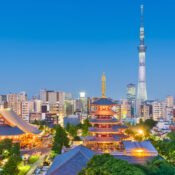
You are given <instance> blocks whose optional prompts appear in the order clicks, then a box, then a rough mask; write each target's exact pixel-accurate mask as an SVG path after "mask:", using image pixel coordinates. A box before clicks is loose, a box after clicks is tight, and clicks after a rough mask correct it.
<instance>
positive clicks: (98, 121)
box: [90, 118, 119, 124]
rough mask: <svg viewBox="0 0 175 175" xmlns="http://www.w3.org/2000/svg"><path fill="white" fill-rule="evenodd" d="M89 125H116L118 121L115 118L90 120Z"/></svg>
mask: <svg viewBox="0 0 175 175" xmlns="http://www.w3.org/2000/svg"><path fill="white" fill-rule="evenodd" d="M90 122H91V123H110V124H111V123H114V124H115V123H118V122H119V121H118V120H117V119H115V118H112V119H91V120H90Z"/></svg>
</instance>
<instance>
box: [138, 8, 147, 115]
mask: <svg viewBox="0 0 175 175" xmlns="http://www.w3.org/2000/svg"><path fill="white" fill-rule="evenodd" d="M143 13H144V6H143V5H141V22H140V45H139V46H138V51H139V79H138V89H137V103H138V104H137V114H138V112H139V111H140V110H139V108H140V105H141V103H142V102H144V101H146V100H147V90H146V69H145V53H146V49H147V47H146V46H145V43H144V37H145V36H144V16H143Z"/></svg>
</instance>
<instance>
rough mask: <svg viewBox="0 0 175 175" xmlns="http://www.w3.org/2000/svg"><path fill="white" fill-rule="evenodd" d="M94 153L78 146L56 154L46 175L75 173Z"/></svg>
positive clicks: (72, 174) (74, 174) (75, 174)
mask: <svg viewBox="0 0 175 175" xmlns="http://www.w3.org/2000/svg"><path fill="white" fill-rule="evenodd" d="M94 155H95V153H94V152H93V151H91V150H90V149H88V148H86V147H84V146H78V147H76V148H74V149H72V150H70V151H69V152H66V153H64V154H61V155H58V156H57V157H56V158H55V160H54V161H53V164H52V166H51V167H50V169H49V171H48V172H47V175H77V174H78V173H79V172H80V171H81V170H82V169H83V168H84V167H86V165H87V163H88V161H89V160H90V159H91V158H92V157H93V156H94Z"/></svg>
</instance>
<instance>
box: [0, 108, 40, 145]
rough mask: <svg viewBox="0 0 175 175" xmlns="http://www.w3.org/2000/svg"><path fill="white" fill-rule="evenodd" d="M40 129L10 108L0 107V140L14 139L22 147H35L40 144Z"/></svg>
mask: <svg viewBox="0 0 175 175" xmlns="http://www.w3.org/2000/svg"><path fill="white" fill-rule="evenodd" d="M40 133H41V132H40V131H39V130H38V129H37V128H36V127H35V126H33V125H31V124H29V123H27V122H26V121H24V120H22V118H20V117H19V116H17V114H16V113H15V112H13V111H12V110H10V109H0V140H3V139H6V138H8V139H12V140H13V141H14V142H19V143H20V145H21V147H29V148H30V147H33V146H35V145H36V144H39V136H40Z"/></svg>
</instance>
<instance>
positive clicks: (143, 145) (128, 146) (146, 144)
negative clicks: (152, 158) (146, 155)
mask: <svg viewBox="0 0 175 175" xmlns="http://www.w3.org/2000/svg"><path fill="white" fill-rule="evenodd" d="M123 144H124V147H125V150H126V151H127V152H130V151H132V150H133V149H136V148H137V149H146V150H147V151H149V152H155V153H157V150H156V149H155V148H154V146H153V145H152V143H151V142H150V141H143V142H132V141H123Z"/></svg>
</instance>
